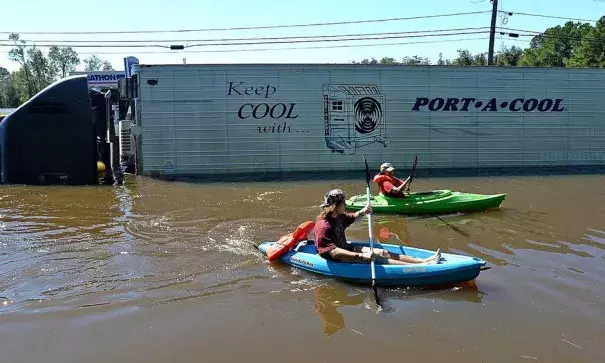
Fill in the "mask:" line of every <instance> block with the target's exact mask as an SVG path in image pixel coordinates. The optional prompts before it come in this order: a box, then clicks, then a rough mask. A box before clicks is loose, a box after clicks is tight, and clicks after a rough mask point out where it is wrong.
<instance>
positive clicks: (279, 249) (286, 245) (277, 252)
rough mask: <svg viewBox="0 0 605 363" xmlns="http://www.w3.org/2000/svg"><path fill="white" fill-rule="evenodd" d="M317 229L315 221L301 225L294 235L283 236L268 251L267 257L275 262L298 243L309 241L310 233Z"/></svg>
mask: <svg viewBox="0 0 605 363" xmlns="http://www.w3.org/2000/svg"><path fill="white" fill-rule="evenodd" d="M313 227H315V222H314V221H307V222H304V223H301V224H300V225H299V226H298V227H297V228H296V230H295V231H294V232H293V233H288V234H286V235H285V236H282V237H281V238H280V239H279V240H278V241H277V242H276V243H275V244H274V245H273V246H271V247H269V248H268V249H267V251H266V252H267V257H268V258H269V262H274V261H275V260H277V259H278V258H279V257H280V256H281V255H283V254H284V253H286V252H288V251H289V250H290V249H291V248H292V247H294V246H295V245H296V244H297V243H298V242H300V241H304V240H305V239H307V236H308V235H309V232H311V230H312V229H313Z"/></svg>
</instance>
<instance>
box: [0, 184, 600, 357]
mask: <svg viewBox="0 0 605 363" xmlns="http://www.w3.org/2000/svg"><path fill="white" fill-rule="evenodd" d="M604 186H605V177H604V176H601V175H589V176H585V175H575V176H526V177H511V176H508V177H491V178H483V177H482V178H433V179H428V178H417V179H415V180H414V183H413V185H412V187H413V189H414V190H416V191H418V190H427V189H440V188H449V189H454V190H463V191H468V192H478V193H497V192H506V193H508V197H507V199H506V201H505V202H504V204H503V206H502V208H501V209H499V210H493V211H489V212H483V213H474V214H466V215H450V216H444V217H442V220H439V219H437V218H434V217H422V218H419V217H404V216H387V215H378V214H376V215H375V216H374V223H375V228H374V230H375V231H378V230H379V228H381V227H387V228H388V230H389V231H390V232H392V233H393V236H392V237H391V239H390V241H389V242H390V243H405V244H407V245H412V246H417V247H423V248H429V249H437V248H441V249H442V251H444V252H452V253H463V254H472V255H476V256H478V257H480V258H483V259H485V260H487V261H488V263H489V265H491V266H492V269H490V270H487V271H484V272H482V273H481V275H480V276H479V278H478V279H477V280H476V288H472V287H453V288H447V289H439V290H435V289H432V290H422V289H405V288H403V289H391V290H382V289H381V291H380V295H381V297H383V298H384V299H386V301H387V303H388V305H389V306H390V307H391V309H390V310H388V311H378V312H377V309H376V306H375V302H374V297H373V293H372V291H371V289H370V288H367V287H364V286H357V285H351V284H347V283H344V282H338V281H335V280H332V279H328V278H322V277H319V276H317V275H313V274H310V273H307V272H304V271H300V270H297V269H295V268H292V267H289V266H285V265H281V264H279V263H278V264H271V265H270V264H268V263H267V261H266V259H265V258H263V256H262V255H261V254H260V252H259V251H258V250H257V249H255V248H254V244H255V243H259V242H260V241H263V240H272V239H275V238H277V237H279V236H281V235H283V234H285V233H288V232H291V231H292V229H293V228H295V227H296V226H297V225H298V224H299V223H301V222H303V221H306V220H309V219H314V217H315V215H316V214H317V212H318V208H317V205H318V204H319V203H320V202H321V200H322V196H323V194H324V193H325V192H326V191H327V190H328V189H331V188H333V187H340V188H342V189H344V190H345V191H346V192H347V194H348V195H352V194H356V193H364V192H365V183H364V180H363V179H360V180H339V181H331V182H330V181H307V182H302V181H290V182H279V183H278V182H265V183H251V182H242V183H222V184H220V183H207V184H201V183H197V184H194V183H186V182H167V181H158V180H152V179H146V178H137V177H130V178H129V179H128V180H127V183H126V184H125V185H124V186H122V187H103V186H99V187H50V188H49V187H44V188H42V187H22V186H2V187H1V188H0V362H2V363H4V362H6V363H19V362H24V363H25V362H27V363H30V362H44V363H51V362H57V363H69V362H87V363H97V362H103V363H106V362H133V363H134V362H145V363H153V362H162V363H165V362H178V363H184V362H238V361H245V362H248V361H252V362H369V361H374V362H378V361H379V362H387V361H398V362H402V361H408V360H414V361H417V362H418V361H422V362H438V361H448V362H453V363H455V362H465V363H466V362H490V363H496V362H526V361H527V362H603V361H605V348H604V347H605V301H604V295H605V286H604V283H603V282H604V281H605V188H604ZM348 237H349V238H350V239H356V240H367V220H364V221H363V222H360V223H358V224H355V225H353V226H351V227H350V228H349V230H348Z"/></svg>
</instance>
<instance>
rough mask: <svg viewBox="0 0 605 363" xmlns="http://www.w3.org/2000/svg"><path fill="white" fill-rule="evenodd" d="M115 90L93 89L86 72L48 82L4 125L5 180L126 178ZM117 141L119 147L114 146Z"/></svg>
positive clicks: (0, 131)
mask: <svg viewBox="0 0 605 363" xmlns="http://www.w3.org/2000/svg"><path fill="white" fill-rule="evenodd" d="M116 102H118V96H117V92H116V91H114V90H107V91H99V90H95V89H90V88H89V85H88V79H87V77H86V76H85V75H78V76H70V77H67V78H63V79H61V80H59V81H56V82H54V83H53V84H51V85H49V86H48V87H46V88H45V89H43V90H42V91H40V92H39V93H38V94H36V95H35V96H34V97H32V98H31V99H29V100H28V101H27V102H25V103H24V104H23V105H21V106H20V107H19V108H17V109H16V110H14V111H13V112H12V113H11V114H9V115H8V116H7V117H6V118H5V119H4V120H2V122H1V123H0V172H1V174H0V178H1V182H2V183H4V184H27V185H48V184H68V185H87V184H99V183H103V184H113V183H121V182H122V179H123V176H122V172H121V169H120V167H119V162H118V163H116V162H115V161H113V160H112V158H111V155H112V152H111V150H112V148H116V146H117V143H116V138H115V129H114V127H113V121H112V120H113V119H114V118H115V117H116V115H114V113H112V112H111V109H112V105H113V104H115V103H116ZM114 145H116V146H114Z"/></svg>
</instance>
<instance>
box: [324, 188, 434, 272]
mask: <svg viewBox="0 0 605 363" xmlns="http://www.w3.org/2000/svg"><path fill="white" fill-rule="evenodd" d="M345 200H346V196H345V194H344V192H343V191H342V190H340V189H333V190H330V191H329V192H328V193H327V194H326V196H325V197H324V202H323V204H322V205H321V212H320V213H319V216H317V221H316V223H315V227H314V229H313V232H314V234H315V247H316V248H317V253H318V254H319V255H320V256H321V257H323V258H325V259H326V260H331V261H343V262H359V263H370V261H371V259H372V258H374V261H375V263H379V264H392V265H408V264H416V263H434V262H436V261H439V259H440V258H441V252H440V250H437V253H436V254H435V255H433V256H431V257H429V258H426V259H421V258H415V257H411V256H406V255H398V254H395V253H390V252H388V251H386V250H383V249H378V248H374V254H373V255H372V253H371V252H370V248H369V247H362V248H359V247H354V246H352V245H350V244H349V243H348V242H347V238H346V236H345V229H346V228H348V227H349V226H350V225H351V224H353V223H355V222H356V221H358V220H359V219H361V218H363V216H365V215H366V214H370V213H372V206H371V205H370V204H368V205H367V206H365V207H364V208H363V209H361V210H359V211H357V212H355V213H347V212H345Z"/></svg>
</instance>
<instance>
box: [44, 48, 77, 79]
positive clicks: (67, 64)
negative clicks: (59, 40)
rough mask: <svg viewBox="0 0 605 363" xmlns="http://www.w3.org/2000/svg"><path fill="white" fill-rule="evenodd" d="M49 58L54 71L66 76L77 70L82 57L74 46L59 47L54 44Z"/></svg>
mask: <svg viewBox="0 0 605 363" xmlns="http://www.w3.org/2000/svg"><path fill="white" fill-rule="evenodd" d="M48 59H49V61H50V66H51V67H52V69H53V72H54V73H55V74H56V75H58V76H59V77H60V78H65V77H67V76H68V75H69V73H70V72H73V71H75V70H76V67H77V66H78V64H80V57H78V53H77V52H76V51H75V50H74V49H73V48H72V47H57V46H56V45H53V46H52V47H50V51H49V52H48Z"/></svg>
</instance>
